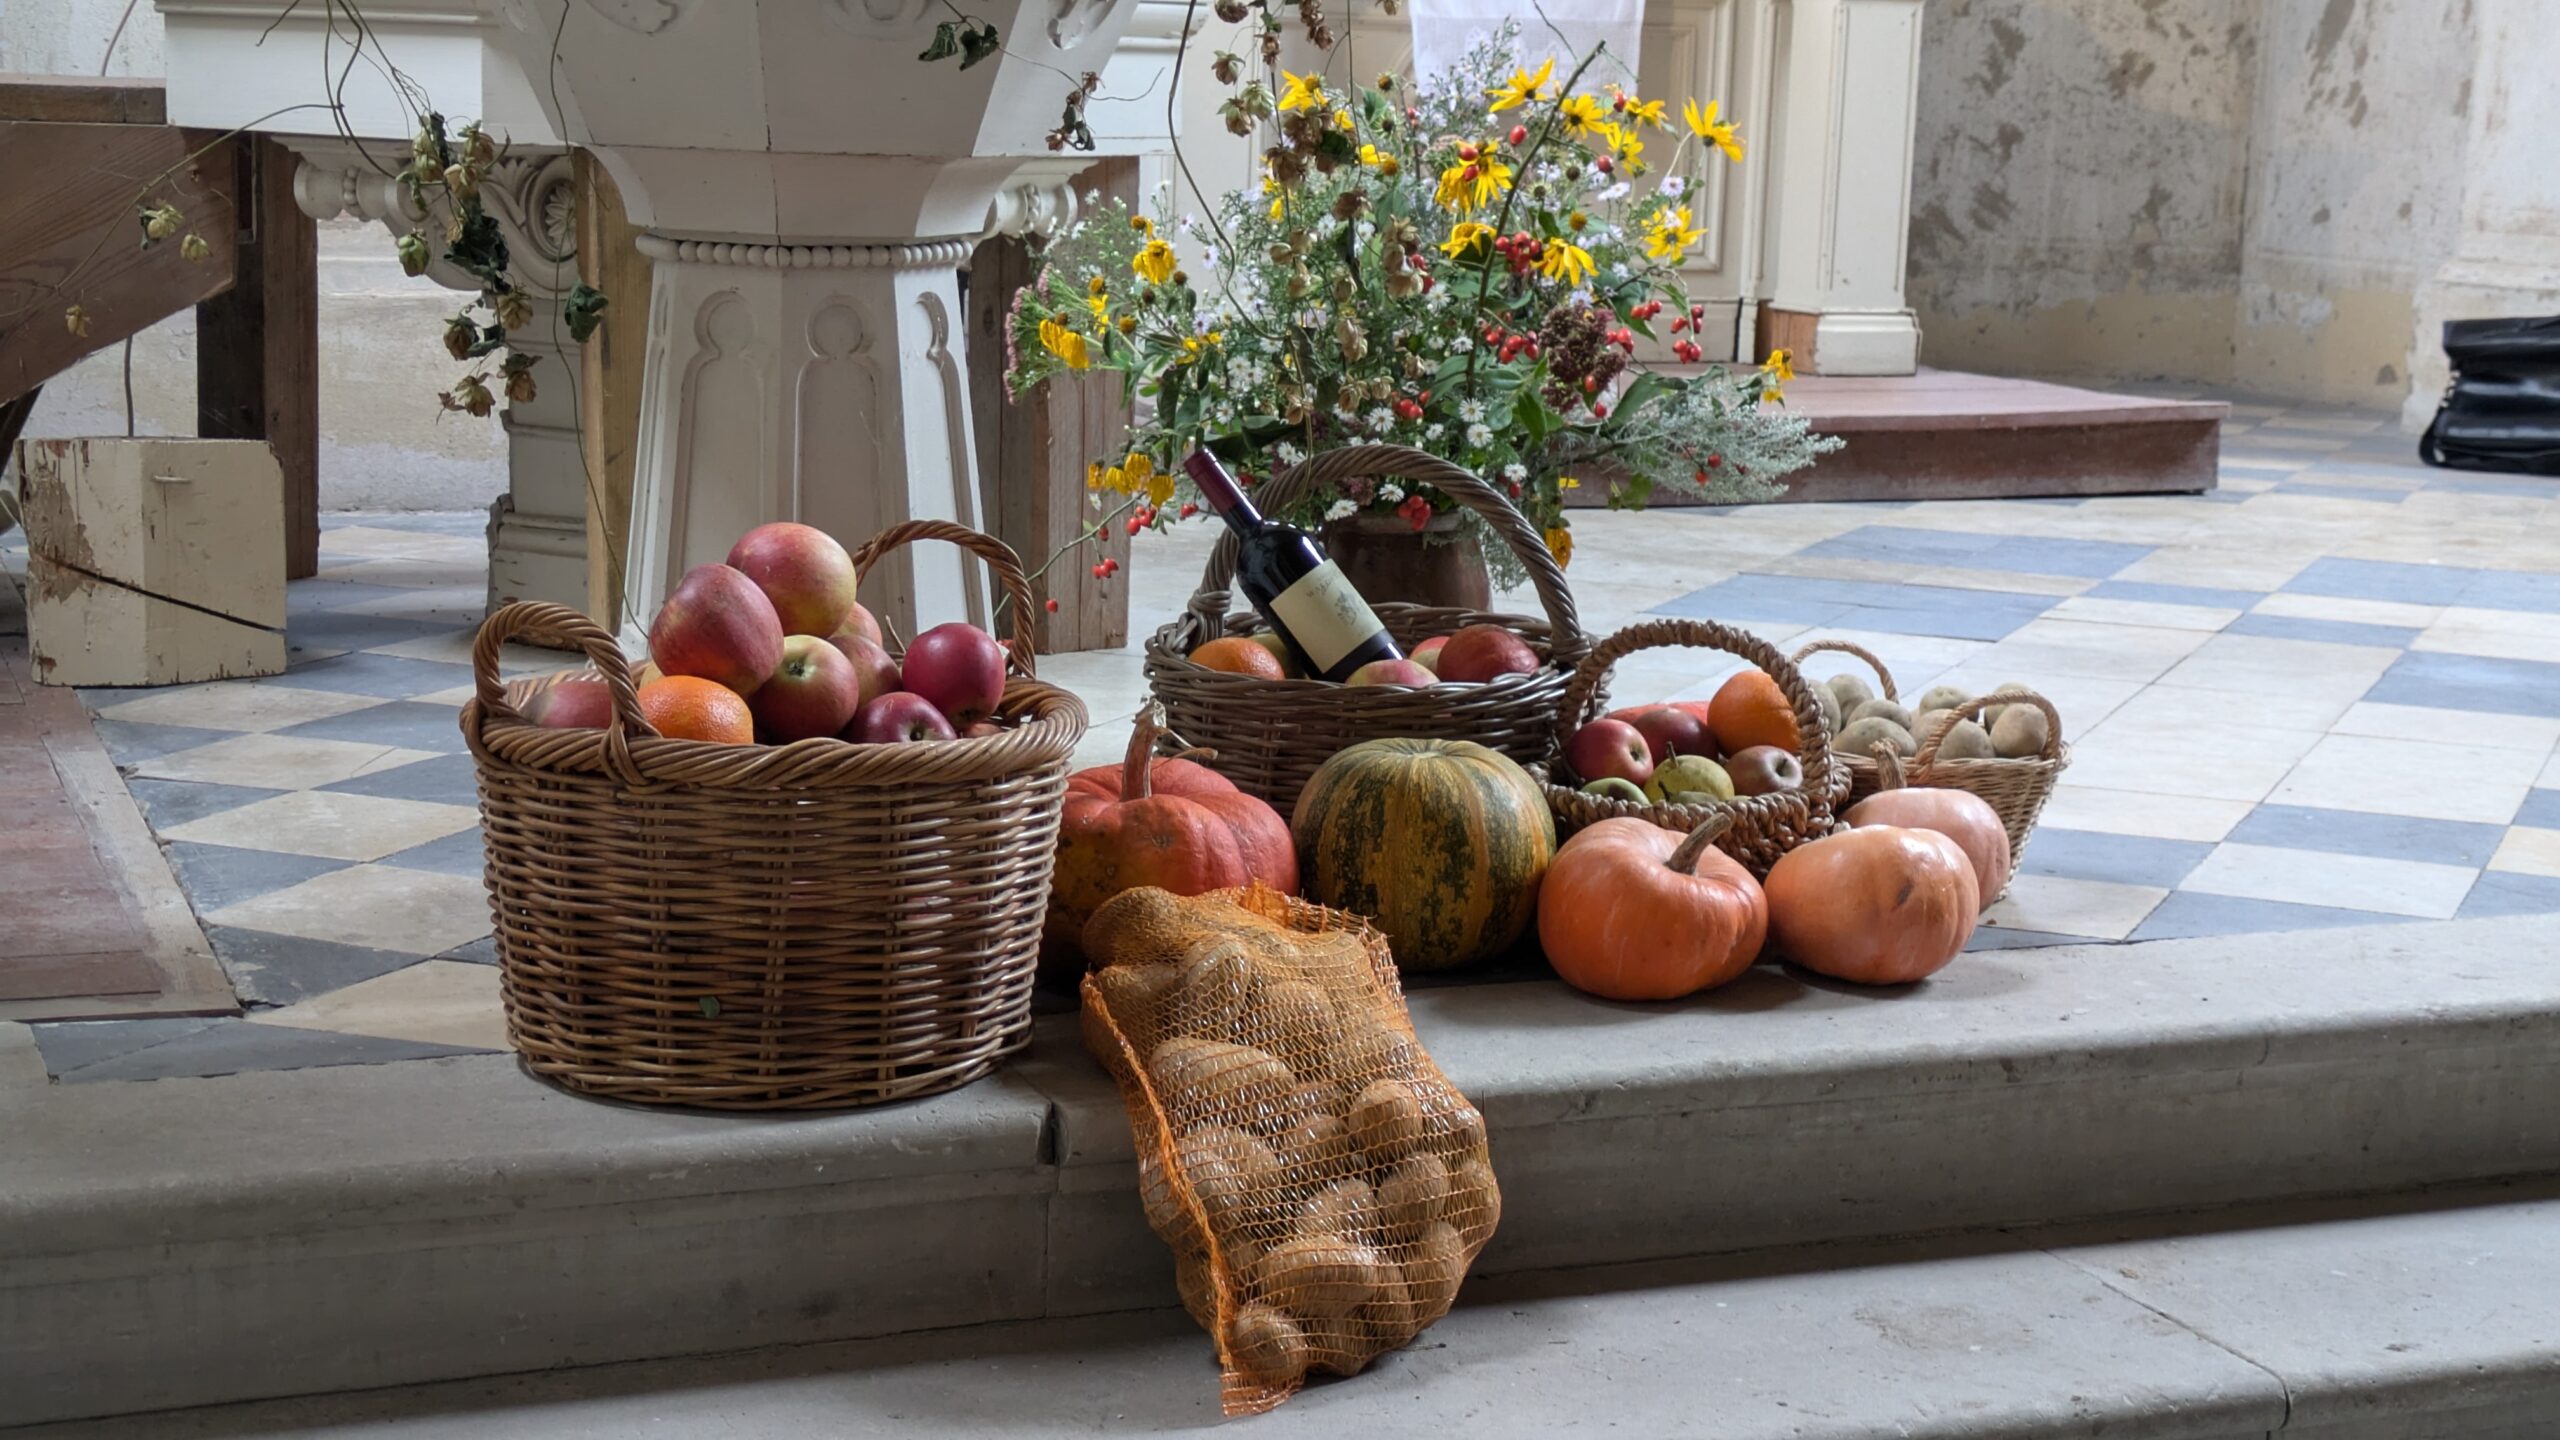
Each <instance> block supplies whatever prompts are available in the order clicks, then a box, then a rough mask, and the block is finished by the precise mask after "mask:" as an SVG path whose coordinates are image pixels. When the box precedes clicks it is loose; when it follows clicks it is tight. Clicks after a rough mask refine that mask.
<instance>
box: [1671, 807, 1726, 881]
mask: <svg viewBox="0 0 2560 1440" xmlns="http://www.w3.org/2000/svg"><path fill="white" fill-rule="evenodd" d="M1732 828H1733V812H1732V811H1730V810H1723V811H1718V812H1717V813H1716V814H1713V815H1710V816H1708V817H1707V819H1706V823H1704V824H1702V825H1700V826H1699V827H1698V828H1697V829H1695V830H1692V831H1690V832H1689V838H1688V839H1686V840H1683V841H1681V842H1680V848H1679V849H1677V850H1674V851H1672V852H1671V858H1670V859H1669V860H1667V861H1665V862H1663V863H1665V864H1667V865H1669V866H1670V867H1671V868H1672V869H1674V870H1677V871H1679V872H1680V873H1681V874H1683V875H1695V874H1697V873H1698V860H1699V857H1701V856H1703V855H1705V854H1706V853H1707V847H1708V846H1710V845H1713V844H1714V843H1716V837H1717V836H1719V835H1722V834H1723V833H1724V832H1726V831H1727V830H1730V829H1732Z"/></svg>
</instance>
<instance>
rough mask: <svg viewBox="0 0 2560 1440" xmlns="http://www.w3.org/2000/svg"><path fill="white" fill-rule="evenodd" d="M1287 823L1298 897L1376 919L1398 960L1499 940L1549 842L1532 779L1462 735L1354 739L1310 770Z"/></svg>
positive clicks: (1532, 901) (1528, 910)
mask: <svg viewBox="0 0 2560 1440" xmlns="http://www.w3.org/2000/svg"><path fill="white" fill-rule="evenodd" d="M1289 828H1290V831H1291V833H1292V834H1293V835H1294V836H1295V837H1296V839H1297V842H1298V871H1299V884H1300V887H1301V888H1302V890H1303V891H1304V893H1305V895H1306V897H1307V898H1308V899H1310V900H1314V901H1316V902H1318V903H1320V904H1324V905H1330V906H1332V907H1334V908H1335V909H1337V910H1349V911H1352V912H1354V913H1356V914H1360V915H1366V916H1368V917H1369V918H1370V919H1371V920H1373V921H1375V922H1376V924H1377V926H1378V928H1379V929H1380V930H1381V931H1383V932H1385V934H1386V937H1387V941H1388V943H1389V944H1390V945H1392V946H1394V947H1395V955H1396V963H1397V964H1398V965H1399V966H1401V967H1402V968H1404V969H1407V970H1448V969H1453V968H1455V967H1457V966H1460V965H1466V964H1470V963H1472V962H1474V961H1478V960H1483V959H1486V958H1487V957H1490V956H1493V955H1497V954H1500V953H1501V952H1502V951H1503V950H1504V949H1506V948H1507V947H1509V946H1510V944H1511V943H1512V942H1513V941H1515V940H1517V939H1519V938H1520V935H1521V932H1523V931H1524V930H1526V929H1527V928H1528V926H1529V920H1530V917H1531V916H1533V915H1534V914H1536V913H1537V906H1538V882H1539V881H1540V880H1541V879H1543V878H1544V877H1545V875H1546V873H1547V862H1548V861H1549V860H1552V859H1554V858H1555V853H1556V824H1555V817H1554V816H1553V815H1551V814H1549V813H1548V811H1547V801H1546V797H1545V795H1544V794H1543V793H1541V792H1540V791H1539V789H1538V787H1537V784H1536V783H1535V782H1533V781H1532V780H1530V778H1529V776H1528V773H1527V772H1526V771H1524V770H1522V769H1521V768H1520V767H1519V766H1518V765H1515V764H1513V763H1512V762H1511V761H1510V760H1509V759H1508V758H1506V757H1504V756H1502V755H1499V754H1496V753H1495V752H1493V751H1491V750H1488V749H1486V748H1485V747H1483V746H1482V745H1478V744H1474V743H1473V742H1471V741H1465V740H1370V741H1366V742H1364V743H1362V744H1358V745H1354V746H1352V747H1351V748H1350V749H1348V750H1345V751H1343V752H1341V753H1340V754H1338V755H1336V756H1334V757H1333V758H1332V759H1330V760H1327V761H1326V762H1324V765H1323V766H1322V767H1321V768H1320V769H1318V770H1317V771H1316V773H1315V774H1314V775H1313V776H1312V777H1311V778H1309V779H1308V781H1307V786H1306V788H1305V789H1304V790H1302V791H1300V792H1299V794H1298V809H1297V813H1296V815H1295V817H1294V818H1293V819H1292V821H1291V823H1290V827H1289Z"/></svg>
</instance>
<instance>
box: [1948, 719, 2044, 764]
mask: <svg viewBox="0 0 2560 1440" xmlns="http://www.w3.org/2000/svg"><path fill="white" fill-rule="evenodd" d="M2036 718H2037V719H2039V720H2041V719H2043V718H2044V717H2043V716H2041V715H2039V716H2037V717H2036ZM1999 757H2000V751H1999V749H1998V748H1997V747H1995V746H1994V745H1993V744H1992V743H1991V732H1990V731H1988V730H1985V729H1983V728H1982V727H1981V726H1980V725H1979V724H1977V723H1975V722H1974V721H1971V720H1959V721H1957V722H1956V723H1955V724H1953V725H1951V726H1949V727H1948V728H1947V734H1946V738H1944V739H1942V740H1940V741H1939V742H1938V758H1939V759H1941V760H1996V759H1998V758H1999Z"/></svg>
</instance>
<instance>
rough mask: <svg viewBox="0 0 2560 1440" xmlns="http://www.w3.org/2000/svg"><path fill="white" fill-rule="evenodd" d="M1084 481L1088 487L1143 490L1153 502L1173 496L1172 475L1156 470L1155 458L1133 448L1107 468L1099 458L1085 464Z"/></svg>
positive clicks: (1124, 491) (1130, 492) (1126, 491)
mask: <svg viewBox="0 0 2560 1440" xmlns="http://www.w3.org/2000/svg"><path fill="white" fill-rule="evenodd" d="M1084 483H1085V488H1086V489H1088V490H1117V491H1119V492H1120V493H1121V494H1123V495H1135V494H1137V493H1138V492H1139V491H1141V490H1144V491H1146V492H1147V499H1148V501H1149V502H1150V503H1152V504H1156V505H1162V504H1163V503H1164V502H1166V501H1167V500H1170V499H1172V498H1173V476H1172V475H1170V474H1160V473H1158V472H1157V470H1156V462H1154V461H1153V460H1150V459H1148V458H1147V457H1146V456H1144V455H1142V454H1138V453H1136V452H1134V451H1133V452H1131V453H1130V455H1129V458H1127V459H1126V460H1123V461H1121V462H1120V463H1119V464H1117V465H1113V466H1111V467H1109V468H1108V469H1106V468H1104V466H1103V464H1102V462H1101V461H1099V460H1096V461H1094V462H1093V463H1092V464H1090V465H1087V466H1086V467H1085V470H1084Z"/></svg>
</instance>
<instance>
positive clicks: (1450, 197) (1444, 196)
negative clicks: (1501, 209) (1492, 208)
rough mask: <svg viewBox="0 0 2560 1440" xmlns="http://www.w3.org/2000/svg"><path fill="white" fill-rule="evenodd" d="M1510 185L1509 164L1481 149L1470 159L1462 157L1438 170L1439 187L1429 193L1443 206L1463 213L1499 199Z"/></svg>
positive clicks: (1490, 152)
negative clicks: (1453, 163) (1447, 166)
mask: <svg viewBox="0 0 2560 1440" xmlns="http://www.w3.org/2000/svg"><path fill="white" fill-rule="evenodd" d="M1510 188H1511V167H1510V166H1508V165H1505V164H1503V163H1502V162H1501V161H1500V160H1497V159H1495V158H1494V157H1493V152H1492V151H1491V150H1489V149H1488V150H1480V151H1478V152H1477V154H1476V158H1475V159H1473V160H1461V161H1459V162H1458V163H1457V164H1455V165H1452V166H1450V167H1449V168H1448V169H1446V170H1443V171H1441V172H1440V188H1439V189H1438V190H1436V191H1434V192H1433V193H1432V198H1433V199H1435V200H1438V201H1439V202H1440V204H1441V206H1442V207H1443V208H1445V209H1450V210H1455V211H1457V212H1459V213H1460V214H1465V213H1466V212H1468V211H1470V210H1481V209H1483V208H1485V207H1486V206H1487V205H1490V204H1492V203H1493V202H1494V201H1496V200H1499V199H1501V198H1502V195H1503V192H1504V191H1507V190H1509V189H1510Z"/></svg>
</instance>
